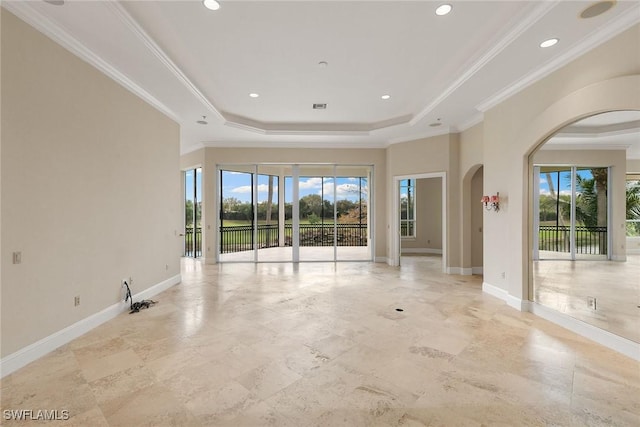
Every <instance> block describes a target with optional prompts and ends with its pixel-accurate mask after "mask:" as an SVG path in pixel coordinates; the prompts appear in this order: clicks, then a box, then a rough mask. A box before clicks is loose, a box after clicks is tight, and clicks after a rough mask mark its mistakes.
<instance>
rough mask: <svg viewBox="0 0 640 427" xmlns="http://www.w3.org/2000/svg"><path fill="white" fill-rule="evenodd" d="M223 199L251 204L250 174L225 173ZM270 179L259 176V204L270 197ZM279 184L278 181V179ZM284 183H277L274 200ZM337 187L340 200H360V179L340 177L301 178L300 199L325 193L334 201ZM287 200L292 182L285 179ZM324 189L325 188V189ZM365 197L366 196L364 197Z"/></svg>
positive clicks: (365, 191)
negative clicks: (232, 198) (229, 198)
mask: <svg viewBox="0 0 640 427" xmlns="http://www.w3.org/2000/svg"><path fill="white" fill-rule="evenodd" d="M222 181H223V197H224V198H227V197H235V198H236V199H238V200H240V201H241V202H249V201H250V200H251V175H250V174H248V173H239V172H228V171H223V176H222ZM268 182H269V180H268V178H267V176H266V175H259V176H258V202H261V201H266V200H267V195H268V188H269V186H268ZM276 183H277V179H276ZM281 185H282V183H277V184H276V187H275V188H274V194H273V199H274V201H277V200H278V195H277V194H278V190H279V188H278V187H279V186H281ZM334 185H335V186H336V193H337V197H338V200H340V199H348V200H351V201H356V200H358V196H359V193H358V190H359V188H358V186H359V182H358V178H341V177H338V178H336V179H335V180H334V178H333V177H325V178H324V180H323V179H322V178H320V177H300V186H299V189H300V197H301V198H302V197H304V196H306V195H309V194H318V195H321V194H322V193H323V192H324V198H325V200H330V201H333V187H334ZM284 186H285V193H284V194H285V199H286V201H287V202H290V201H291V198H292V194H293V184H292V180H291V179H290V178H289V179H285V183H284ZM323 187H324V188H323ZM362 191H363V194H366V193H367V191H368V188H367V181H366V179H363V181H362ZM363 197H364V196H363Z"/></svg>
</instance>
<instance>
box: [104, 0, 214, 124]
mask: <svg viewBox="0 0 640 427" xmlns="http://www.w3.org/2000/svg"><path fill="white" fill-rule="evenodd" d="M105 4H106V5H107V7H108V8H109V9H111V11H112V12H113V13H114V14H115V15H116V16H117V17H118V18H119V19H120V21H122V23H124V24H125V25H126V27H127V28H129V31H131V32H132V33H133V34H134V35H135V36H136V37H137V38H138V39H139V40H140V41H142V43H143V44H144V45H145V47H146V48H147V49H149V51H150V52H151V53H153V55H154V56H155V57H156V58H158V59H159V60H160V62H161V63H162V64H163V65H164V66H165V67H166V68H167V69H168V70H169V71H170V72H171V73H172V74H173V75H174V76H175V78H176V79H177V80H178V81H179V82H180V83H182V85H183V86H184V87H185V88H186V89H187V90H188V91H189V92H190V93H191V94H192V95H193V96H194V97H195V98H196V99H198V101H200V102H201V103H202V104H203V105H204V106H205V107H206V108H207V109H208V110H209V111H210V112H212V113H214V114H215V115H216V116H217V117H218V119H219V120H225V118H224V116H223V115H222V113H220V111H218V109H217V108H216V106H215V105H213V102H211V100H209V98H207V96H205V95H204V93H202V91H201V90H200V89H199V88H198V87H197V86H196V85H195V84H194V83H193V82H192V81H191V80H190V79H189V78H188V77H187V75H186V74H185V73H184V72H183V71H182V69H181V68H180V67H178V66H177V65H176V63H175V62H173V61H172V60H171V58H169V55H167V54H166V53H165V51H164V50H162V48H161V47H160V46H158V44H157V43H156V42H155V41H154V40H153V39H152V38H151V36H149V34H147V32H146V31H145V30H144V29H143V28H142V27H141V26H140V24H138V22H137V21H136V20H135V19H134V18H133V17H132V16H131V14H129V12H127V10H126V9H125V8H124V7H123V6H122V5H121V4H120V3H119V2H117V1H109V2H105Z"/></svg>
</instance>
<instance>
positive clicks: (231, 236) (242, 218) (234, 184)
mask: <svg viewBox="0 0 640 427" xmlns="http://www.w3.org/2000/svg"><path fill="white" fill-rule="evenodd" d="M254 170H255V167H254V166H243V165H240V166H225V167H224V169H221V170H220V171H219V180H220V203H219V204H220V218H219V234H218V251H219V252H218V257H219V261H223V262H224V261H245V262H246V261H254V260H255V257H254V255H255V246H254V239H255V237H256V236H255V234H256V233H255V230H254V220H255V219H254V199H255V198H254V179H255V173H254Z"/></svg>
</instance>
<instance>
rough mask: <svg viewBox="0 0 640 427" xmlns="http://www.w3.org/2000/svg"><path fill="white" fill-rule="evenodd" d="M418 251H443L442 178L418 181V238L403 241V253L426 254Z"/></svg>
mask: <svg viewBox="0 0 640 427" xmlns="http://www.w3.org/2000/svg"><path fill="white" fill-rule="evenodd" d="M416 249H423V250H424V249H427V250H433V251H436V252H437V251H438V250H439V251H442V178H422V179H418V180H416V237H415V238H406V239H402V252H403V253H412V252H414V253H415V252H425V251H420V250H416ZM427 252H428V251H427Z"/></svg>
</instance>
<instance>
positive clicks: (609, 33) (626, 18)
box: [476, 5, 640, 112]
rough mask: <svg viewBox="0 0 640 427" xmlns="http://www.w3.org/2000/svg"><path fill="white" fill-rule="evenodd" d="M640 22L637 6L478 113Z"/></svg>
mask: <svg viewBox="0 0 640 427" xmlns="http://www.w3.org/2000/svg"><path fill="white" fill-rule="evenodd" d="M638 22H640V5H636V6H635V7H634V8H632V9H631V10H630V11H628V12H627V13H626V14H624V15H620V16H619V17H618V18H616V19H615V20H613V21H612V22H609V23H607V25H606V26H605V27H604V28H601V29H597V30H595V31H593V32H592V33H591V34H590V35H589V36H587V37H586V38H585V39H584V40H583V41H582V42H580V43H578V44H577V45H575V46H574V47H572V48H571V49H569V50H568V51H567V52H565V53H564V54H562V55H560V56H558V57H556V58H555V59H553V60H551V61H549V62H547V63H546V64H544V65H543V66H541V67H540V68H538V69H537V70H535V71H533V72H531V73H528V74H527V75H525V76H524V77H523V78H521V79H518V81H517V82H515V83H513V84H511V85H509V86H507V87H505V88H504V89H502V90H501V91H499V92H498V93H497V94H495V95H493V96H491V97H490V98H488V99H486V100H484V101H482V102H481V103H480V104H478V105H477V106H476V109H477V110H478V111H482V112H486V111H488V110H490V109H491V108H493V107H495V106H496V105H498V104H500V103H501V102H503V101H505V100H506V99H507V98H510V97H511V96H513V95H515V94H516V93H518V92H520V91H521V90H523V89H525V88H526V87H528V86H530V85H532V84H534V83H535V82H537V81H538V80H541V79H543V78H544V77H546V76H548V75H549V74H551V73H553V72H554V71H556V70H558V69H559V68H561V67H563V66H565V65H567V64H568V63H569V62H571V61H573V60H574V59H576V58H578V57H580V56H582V55H584V54H585V53H587V52H589V51H590V50H591V49H594V48H596V47H597V46H599V45H601V44H602V43H604V42H606V41H607V40H610V39H612V38H613V37H615V36H617V35H618V34H620V33H622V32H623V31H625V30H627V29H629V28H631V27H632V26H633V25H635V24H637V23H638Z"/></svg>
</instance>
